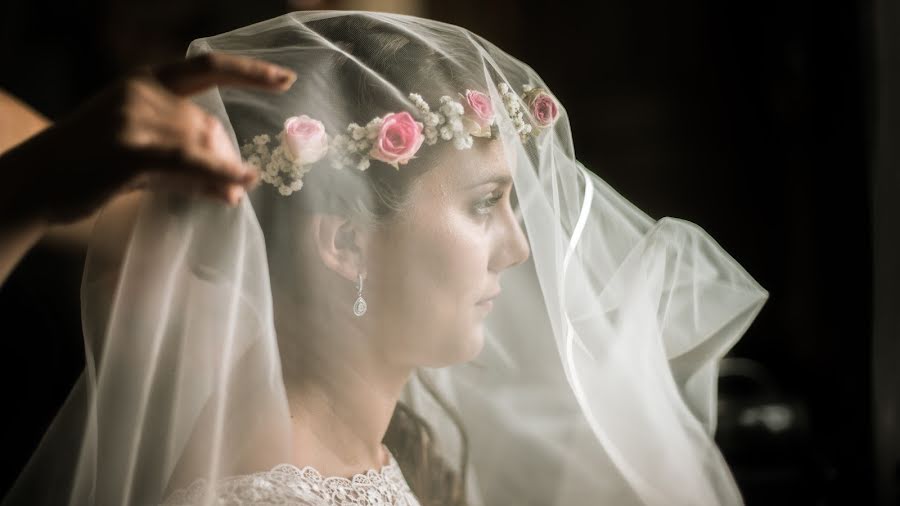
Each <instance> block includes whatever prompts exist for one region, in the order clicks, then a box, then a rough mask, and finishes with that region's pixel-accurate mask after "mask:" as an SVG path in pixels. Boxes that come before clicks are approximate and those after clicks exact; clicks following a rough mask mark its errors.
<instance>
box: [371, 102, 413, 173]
mask: <svg viewBox="0 0 900 506" xmlns="http://www.w3.org/2000/svg"><path fill="white" fill-rule="evenodd" d="M422 129H423V125H422V123H419V122H418V121H416V120H414V119H413V117H412V116H411V115H410V114H409V113H408V112H399V113H391V114H388V115H387V116H385V117H384V118H383V119H382V120H381V129H380V130H379V131H378V138H377V139H375V144H374V145H373V146H372V150H371V151H369V156H371V157H372V158H374V159H376V160H381V161H382V162H384V163H387V164H390V165H393V166H394V168H395V169H399V168H400V167H399V166H400V165H403V164H405V163H406V162H408V161H409V160H410V159H412V157H413V156H414V155H415V154H416V151H418V150H419V148H420V147H421V146H422V142H423V141H424V140H425V136H424V135H423V134H422Z"/></svg>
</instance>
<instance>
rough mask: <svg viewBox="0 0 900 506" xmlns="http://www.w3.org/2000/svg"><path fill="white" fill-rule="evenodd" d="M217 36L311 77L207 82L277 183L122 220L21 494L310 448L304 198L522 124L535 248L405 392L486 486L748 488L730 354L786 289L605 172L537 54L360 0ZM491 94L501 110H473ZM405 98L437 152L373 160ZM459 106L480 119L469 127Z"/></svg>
mask: <svg viewBox="0 0 900 506" xmlns="http://www.w3.org/2000/svg"><path fill="white" fill-rule="evenodd" d="M209 51H219V52H228V53H234V54H243V55H250V56H254V57H257V58H262V59H265V60H269V61H272V62H275V63H279V64H281V65H285V66H288V67H290V68H293V69H295V70H296V71H297V72H298V74H299V76H300V78H299V80H298V82H297V84H296V85H295V86H294V87H293V88H292V89H291V90H289V91H288V92H287V93H286V94H284V95H282V96H272V95H267V94H265V93H262V92H255V91H247V90H230V89H229V90H215V91H213V92H210V93H207V94H205V95H203V96H202V97H200V99H199V100H198V101H199V103H201V104H202V105H203V106H204V107H205V108H206V109H207V110H209V111H210V112H211V113H213V114H215V115H216V116H217V117H218V118H219V119H220V120H221V121H222V123H223V124H224V125H225V127H226V129H228V130H229V131H230V132H231V133H232V134H233V136H234V141H235V145H236V146H241V145H244V146H245V147H244V150H243V152H244V155H245V157H247V158H248V159H250V160H251V162H253V163H256V164H257V165H259V166H260V167H261V168H262V169H263V170H264V171H267V176H266V179H267V182H266V183H264V184H262V185H261V186H260V187H259V188H257V189H256V190H254V191H253V192H252V194H251V195H250V198H249V199H244V201H243V202H242V204H241V205H240V206H239V207H238V208H236V209H228V208H223V207H221V206H219V205H217V204H212V203H209V202H206V201H203V200H201V199H188V198H184V197H179V196H176V195H170V194H163V193H158V194H153V195H150V196H148V197H147V198H146V199H145V200H144V202H143V203H142V205H141V209H140V211H139V212H138V214H137V217H136V218H135V219H134V220H133V221H132V222H130V223H129V225H128V226H127V227H117V226H116V225H117V224H118V223H119V221H118V220H112V219H106V218H104V217H101V219H100V222H99V223H98V225H97V229H96V231H95V235H96V239H95V241H94V244H93V245H92V249H91V251H90V253H89V257H88V261H87V264H86V266H85V274H84V281H83V288H82V303H83V321H84V334H85V352H86V355H87V366H86V368H85V371H84V373H83V375H82V377H81V379H80V381H79V382H78V384H77V386H76V387H75V389H74V390H73V392H72V394H71V395H70V398H69V400H68V401H67V403H66V405H65V406H64V408H63V409H62V410H61V412H60V413H59V415H58V416H57V418H56V420H55V421H54V423H53V425H52V426H51V427H50V429H49V431H48V433H47V434H46V435H45V437H44V439H43V441H42V443H41V446H40V447H39V449H38V450H37V452H36V453H35V455H34V456H33V457H32V459H31V461H30V462H29V464H28V466H27V467H26V469H25V470H24V471H23V473H22V474H21V476H20V477H19V479H18V481H17V482H16V484H15V486H14V488H13V490H12V491H11V492H10V494H9V495H8V496H7V497H6V499H5V501H4V504H154V503H159V502H161V501H162V500H163V498H164V496H165V495H166V494H168V493H169V492H170V491H171V489H172V487H173V483H184V482H185V480H187V481H188V482H190V481H191V480H194V479H202V480H204V481H202V482H198V483H204V484H206V485H204V486H208V487H210V489H211V487H212V486H213V485H214V484H215V483H216V482H217V481H218V480H221V479H222V478H224V477H226V476H230V475H233V474H235V473H237V472H244V471H246V470H247V469H246V468H247V461H248V459H249V457H248V455H249V454H252V459H250V460H252V462H253V466H256V468H257V470H265V469H267V468H270V467H271V466H274V465H276V464H278V463H282V462H286V461H288V459H290V455H289V450H288V448H290V441H291V437H292V436H291V422H290V416H291V413H290V409H289V404H288V401H287V395H286V390H285V382H284V374H283V369H284V368H285V365H286V364H287V365H290V364H293V363H295V359H296V358H297V357H296V356H294V355H292V354H294V353H302V352H303V349H304V348H303V347H302V346H301V347H299V348H298V349H294V348H293V346H292V344H291V343H295V342H298V341H297V340H302V339H303V335H304V327H302V325H291V324H290V322H288V321H287V320H288V319H289V317H290V316H291V312H290V311H288V310H286V309H284V308H286V307H300V306H299V304H301V301H305V300H306V299H305V298H304V297H309V296H310V294H316V293H318V292H319V291H320V289H323V288H324V287H319V286H309V285H308V284H305V285H302V286H301V285H299V284H297V283H295V282H292V279H294V278H293V277H294V276H295V273H296V272H297V270H298V269H300V268H302V267H303V265H302V263H303V260H301V259H299V258H298V256H297V255H296V254H295V248H296V244H295V243H294V241H295V239H296V238H295V237H294V234H293V231H295V230H296V229H297V228H298V226H299V225H298V224H297V223H296V221H297V220H298V216H302V215H304V213H306V214H309V213H311V212H318V211H316V209H317V207H316V206H320V205H322V206H330V205H340V206H345V207H347V206H349V207H350V208H353V206H357V205H358V203H359V202H363V203H364V204H365V205H364V207H365V206H368V207H373V206H374V207H376V208H377V207H378V206H384V205H387V204H386V203H385V202H384V201H383V200H384V199H383V196H382V195H381V193H378V192H377V191H374V190H372V189H371V188H373V186H372V185H376V186H377V184H382V185H388V186H389V185H390V184H391V181H393V179H391V178H394V177H395V175H396V174H401V173H403V171H404V170H410V171H421V172H427V170H428V167H429V166H430V164H434V163H437V162H436V161H435V160H437V159H444V160H446V159H448V158H447V157H450V159H459V160H463V159H464V157H468V156H474V153H475V152H476V151H477V147H478V146H479V145H482V144H480V143H499V145H502V148H503V149H502V150H501V153H502V157H503V160H504V161H505V162H506V164H508V166H509V167H510V168H511V174H512V177H513V188H514V191H515V195H514V197H515V202H514V205H515V213H516V217H517V219H518V220H519V223H520V225H521V227H522V229H523V230H524V234H525V237H526V240H527V243H528V247H529V248H530V253H531V254H530V258H529V259H528V260H527V261H526V262H524V263H522V264H520V265H518V266H515V267H512V268H510V269H509V270H507V271H505V272H504V273H503V274H502V287H503V291H502V293H501V294H500V295H499V297H497V298H496V299H495V301H494V308H493V311H492V312H491V313H490V315H489V316H488V317H487V319H486V322H485V324H484V345H483V349H482V350H481V352H480V353H479V354H478V355H477V357H475V358H474V359H473V360H471V361H468V362H466V363H461V364H456V365H452V366H447V367H435V368H429V367H424V365H426V364H423V367H421V368H420V369H419V371H418V373H417V374H416V375H414V376H413V377H412V378H411V380H410V381H409V383H408V385H407V387H406V390H405V392H404V396H403V402H404V403H405V405H407V406H409V408H411V410H412V411H413V412H415V413H416V414H417V415H418V416H419V417H421V418H422V419H423V420H424V421H425V422H427V424H428V426H429V427H430V430H431V433H432V437H433V439H434V441H435V443H436V445H437V448H439V449H440V454H441V455H442V457H443V459H444V460H445V461H446V462H447V463H448V465H449V466H451V467H452V468H454V469H455V470H456V471H457V472H458V473H461V474H464V475H465V483H466V498H467V501H468V503H469V504H486V505H495V504H498V505H499V504H535V505H574V504H616V505H626V504H650V505H698V504H704V505H713V504H740V503H741V497H740V493H739V491H738V489H737V486H736V485H735V482H734V480H733V478H732V476H731V474H730V472H729V469H728V467H727V465H726V463H725V461H724V460H723V458H722V456H721V454H720V453H719V451H718V449H717V448H716V445H715V443H714V441H713V438H712V434H713V431H714V430H715V420H716V380H717V366H718V361H719V359H720V358H721V357H722V356H723V355H724V354H725V353H726V352H727V351H728V350H729V349H730V348H731V346H733V345H734V343H735V342H736V340H737V339H739V338H740V337H741V335H742V334H743V333H744V332H745V331H746V329H747V327H748V326H749V325H750V323H751V322H752V321H753V319H754V318H755V316H756V314H757V313H758V311H759V310H760V308H761V307H762V305H763V303H764V301H765V299H766V297H767V293H766V291H765V290H763V289H762V288H761V287H760V286H759V285H758V284H757V283H756V282H755V281H754V280H753V279H752V278H751V277H750V276H749V275H748V274H747V273H746V272H745V271H744V270H743V269H742V268H741V266H740V265H739V264H738V263H736V262H735V260H734V259H733V258H731V257H730V256H729V255H728V253H726V252H725V251H724V250H723V249H722V248H721V247H720V246H719V245H718V244H717V243H716V242H715V241H714V240H713V239H712V238H710V237H709V236H708V235H707V234H706V233H705V232H704V231H703V230H702V229H700V228H699V227H697V226H696V225H693V224H691V223H688V222H685V221H682V220H678V219H672V218H663V219H660V220H655V219H652V218H650V217H648V216H647V215H645V214H644V213H643V212H641V211H640V210H639V209H637V208H635V207H634V206H633V205H632V204H631V203H629V202H628V201H627V200H625V199H624V198H623V197H622V196H620V195H619V194H618V193H616V192H615V191H614V190H613V189H612V188H610V187H609V186H608V185H607V184H606V183H604V182H603V181H602V180H601V179H600V178H599V177H598V176H597V175H595V174H594V173H592V172H591V171H589V170H587V169H585V168H584V167H583V166H582V165H581V164H580V163H579V162H578V161H577V159H576V157H575V151H574V147H573V144H572V137H571V132H570V129H569V122H568V117H567V114H566V111H565V109H564V108H563V106H562V104H559V103H558V102H557V101H556V99H555V98H554V97H553V94H552V91H551V90H550V88H549V87H548V86H547V85H546V83H544V82H543V81H542V80H541V78H540V77H539V76H538V75H537V74H536V73H535V72H534V71H533V70H532V69H531V68H529V67H528V66H527V65H525V64H523V63H522V62H520V61H518V60H516V59H514V58H512V57H511V56H509V55H508V54H506V53H505V52H503V51H502V50H500V49H498V48H497V47H496V46H494V45H493V44H491V43H490V42H488V41H486V40H484V39H482V38H481V37H479V36H477V35H475V34H472V33H471V32H469V31H467V30H465V29H462V28H459V27H455V26H451V25H447V24H443V23H438V22H435V21H430V20H425V19H418V18H413V17H407V16H399V15H388V14H375V13H360V12H306V13H293V14H289V15H285V16H281V17H279V18H275V19H272V20H269V21H266V22H263V23H259V24H255V25H252V26H249V27H245V28H241V29H239V30H235V31H233V32H229V33H226V34H223V35H218V36H214V37H209V38H205V39H200V40H197V41H195V42H194V43H193V44H192V45H191V48H190V50H189V51H188V54H189V55H197V54H201V53H205V52H209ZM423 55H425V56H423ZM426 60H427V61H426ZM469 91H476V92H477V93H476V94H475V95H468V94H467V92H469ZM411 93H415V94H418V95H420V96H421V100H422V101H423V102H424V103H427V104H429V107H430V109H429V111H425V110H424V109H423V108H422V105H421V103H420V102H418V99H417V98H416V97H410V94H411ZM443 96H447V97H449V100H448V101H445V102H441V97H443ZM473 97H474V98H473ZM479 97H481V98H486V99H489V101H488V103H489V104H492V111H493V116H492V117H491V118H490V119H489V120H486V119H485V118H483V117H481V116H479V115H478V114H472V112H473V111H474V109H477V108H478V103H477V100H478V99H479ZM473 100H474V101H475V102H474V105H473ZM450 102H453V103H456V104H458V105H455V106H454V105H449V106H447V108H446V109H444V108H443V107H442V104H446V103H450ZM512 103H515V105H510V104H512ZM571 105H572V104H570V106H571ZM473 108H474V109H473ZM454 111H456V112H454ZM400 112H408V113H409V115H411V116H412V117H413V119H414V120H415V121H416V122H417V123H419V125H418V127H419V128H421V129H422V130H421V131H422V132H423V135H424V136H425V141H424V143H423V144H422V146H421V148H420V151H419V152H418V153H417V155H416V156H417V158H416V160H413V161H410V162H409V163H407V164H402V163H401V164H398V168H397V169H395V168H394V167H391V166H390V165H388V164H387V163H385V162H384V161H381V160H379V159H378V158H370V159H369V163H370V165H371V166H370V167H367V170H365V171H361V170H359V166H358V163H359V162H360V161H361V160H362V158H365V156H362V155H365V154H367V153H370V149H374V148H372V146H371V142H372V138H371V137H369V134H368V132H374V131H375V130H367V129H366V125H367V122H369V121H370V120H371V119H373V118H374V117H376V116H377V117H380V118H382V119H383V118H385V117H386V115H387V114H389V113H400ZM476 112H477V111H476ZM482 112H483V111H482ZM437 113H440V118H437V117H435V119H434V121H432V120H431V119H430V118H431V117H430V116H429V114H437ZM457 113H459V114H458V116H459V118H458V119H459V120H460V122H461V123H460V124H461V125H462V127H460V128H455V129H454V128H451V129H450V131H449V133H446V134H445V133H444V132H443V131H442V130H441V128H440V127H441V126H447V125H453V124H456V123H454V121H453V118H454V114H457ZM300 116H306V118H307V120H309V121H308V122H307V126H309V125H312V127H310V128H313V127H317V126H321V128H322V129H324V131H325V132H327V135H328V139H329V144H328V146H329V148H328V153H327V154H324V152H319V153H317V154H315V153H314V154H311V155H309V156H310V157H312V158H309V160H312V159H313V158H315V157H316V156H319V155H321V156H319V158H318V159H315V160H313V161H311V162H309V163H304V164H299V163H297V164H293V165H291V164H290V163H289V164H288V165H289V167H287V166H281V165H278V164H279V163H280V162H279V161H278V160H280V159H279V156H283V155H284V153H286V152H287V151H285V150H287V149H288V148H289V146H288V144H287V141H286V139H287V137H285V136H284V135H285V134H284V132H282V130H283V129H284V128H286V127H285V120H286V119H288V118H298V117H300ZM398 118H399V116H398ZM312 120H315V121H316V122H318V124H316V123H315V122H312ZM482 120H484V121H483V122H481V123H479V122H480V121H482ZM398 121H399V120H398ZM435 122H436V123H437V124H436V125H432V123H435ZM351 123H357V124H358V125H359V126H360V128H362V129H363V130H364V131H365V132H364V133H360V134H359V135H356V134H354V131H353V127H351V128H350V129H349V130H348V127H347V126H348V125H350V124H351ZM381 126H383V124H381ZM431 126H434V127H435V128H436V131H432V133H431V134H429V132H428V128H429V127H431ZM374 128H375V129H376V130H377V128H380V126H379V125H375V127H374ZM313 130H315V128H313ZM280 132H281V134H279V133H280ZM435 132H436V133H435ZM279 135H280V136H279ZM342 135H343V136H345V137H343V141H336V140H335V139H337V138H338V137H340V136H342ZM429 135H436V136H437V138H436V140H435V142H434V143H433V145H432V144H430V143H429V142H430V141H431V140H432V139H431V138H429ZM258 136H268V137H258ZM448 138H449V139H448ZM460 139H461V140H460ZM280 142H282V143H283V144H279V143H280ZM341 142H343V144H341ZM354 142H357V143H364V144H365V143H366V142H368V144H365V145H362V144H361V145H360V146H358V147H359V149H356V147H355V146H356V145H355V144H353V143H354ZM347 143H350V144H349V145H350V147H349V148H348V147H347V146H348V144H347ZM467 143H470V144H474V147H471V146H467V145H466V144H467ZM483 145H487V144H483ZM363 148H364V149H363ZM279 149H280V150H281V151H280V152H279V153H281V154H278V153H276V151H277V150H279ZM429 150H432V152H433V153H438V154H435V155H428V152H429ZM307 154H309V153H307ZM314 155H315V156H314ZM292 156H293V157H294V158H293V160H294V161H296V160H299V159H300V158H302V157H301V156H300V155H299V154H298V153H297V152H296V151H295V152H293V155H292ZM342 157H343V158H342ZM291 159H292V158H291V157H288V158H286V160H291ZM342 163H343V164H344V166H343V167H342V168H335V166H341V164H342ZM351 163H352V164H356V165H353V166H350V164H351ZM284 167H287V168H284ZM307 171H308V172H307ZM299 176H303V187H302V188H298V187H299V186H300V185H299V184H297V183H295V181H297V178H298V177H299ZM378 178H381V179H378ZM372 181H376V183H373V182H372ZM377 181H380V182H377ZM317 185H318V186H317ZM328 185H335V188H339V190H337V189H336V190H335V191H334V192H333V193H329V190H330V188H327V186H328ZM279 188H280V190H281V191H279ZM348 188H349V189H350V190H348ZM348 191H350V192H357V193H356V194H352V195H348V194H347V192H348ZM360 193H364V194H365V195H360ZM285 194H287V195H285ZM317 195H320V196H321V195H324V196H326V197H322V199H324V200H327V199H329V198H331V199H333V200H335V201H336V202H337V203H334V202H331V201H327V202H324V203H322V202H317V201H316V199H317V197H316V196H317ZM328 195H331V196H330V197H327V196H328ZM373 202H374V204H373ZM435 205H438V204H437V203H435ZM327 212H332V211H327ZM404 260H405V259H398V260H397V261H404ZM298 266H299V267H298ZM369 270H370V272H377V270H378V266H370V268H369ZM347 287H348V289H349V291H350V292H351V294H353V293H355V287H354V286H353V283H352V282H347ZM364 293H365V290H364ZM298 294H299V295H298ZM419 297H422V298H428V297H429V294H428V293H422V294H419ZM291 298H296V299H297V300H294V301H293V302H292V303H286V302H285V299H291ZM352 302H353V297H351V298H350V299H349V300H348V301H347V311H346V318H348V319H353V318H378V317H379V315H378V311H379V308H380V306H379V301H378V300H377V299H375V300H371V301H369V302H370V308H369V313H367V314H365V315H363V316H362V317H356V316H354V315H353V314H352V311H351V305H352ZM294 303H295V304H298V306H293V305H291V304H294ZM451 309H453V308H451ZM459 311H460V314H462V313H463V312H464V310H463V309H459ZM288 334H289V335H288Z"/></svg>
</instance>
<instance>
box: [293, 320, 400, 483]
mask: <svg viewBox="0 0 900 506" xmlns="http://www.w3.org/2000/svg"><path fill="white" fill-rule="evenodd" d="M330 321H336V320H334V319H332V320H330ZM309 330H311V329H309V328H308V329H307V331H305V332H303V333H302V334H299V333H293V336H292V337H289V339H295V340H302V341H294V342H302V343H304V344H303V346H302V347H301V348H300V349H302V351H300V349H298V351H300V352H298V353H293V354H291V355H293V356H288V357H283V366H284V368H285V387H286V389H287V396H288V404H289V408H290V411H291V423H292V429H293V432H292V433H293V449H292V450H293V457H294V460H295V461H296V462H298V463H300V464H302V465H311V466H313V467H315V468H316V470H318V471H319V472H320V473H322V474H323V475H324V476H351V475H353V474H357V473H360V472H364V471H366V470H368V469H380V468H381V467H382V466H383V465H385V464H386V463H387V455H386V452H385V451H384V447H383V445H382V440H383V439H384V435H385V433H386V432H387V429H388V425H389V424H390V421H391V417H392V416H393V413H394V409H395V408H396V405H397V401H398V399H399V398H400V394H401V392H402V390H403V387H404V385H405V384H406V381H407V380H408V378H409V376H410V374H411V373H412V369H410V368H390V367H386V365H385V363H384V361H383V360H382V359H381V358H380V357H379V356H378V354H377V353H375V350H374V349H373V348H370V347H368V346H364V345H360V343H367V342H368V343H371V342H377V341H375V340H373V339H372V336H367V335H364V333H363V332H362V331H361V330H360V329H357V328H344V329H341V332H327V333H326V332H310V331H309ZM279 335H282V336H284V335H291V334H281V333H279ZM322 343H324V346H322V345H319V346H317V344H322ZM282 353H283V354H284V351H282ZM301 467H302V466H301Z"/></svg>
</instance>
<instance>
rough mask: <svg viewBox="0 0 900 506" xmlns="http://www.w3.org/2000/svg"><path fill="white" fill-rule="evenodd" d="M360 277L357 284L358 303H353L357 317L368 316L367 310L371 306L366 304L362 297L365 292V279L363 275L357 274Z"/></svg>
mask: <svg viewBox="0 0 900 506" xmlns="http://www.w3.org/2000/svg"><path fill="white" fill-rule="evenodd" d="M357 276H359V282H358V283H356V302H354V303H353V314H355V315H356V316H362V315H364V314H366V309H368V308H369V306H368V305H367V304H366V299H364V298H363V296H362V291H363V277H362V274H357Z"/></svg>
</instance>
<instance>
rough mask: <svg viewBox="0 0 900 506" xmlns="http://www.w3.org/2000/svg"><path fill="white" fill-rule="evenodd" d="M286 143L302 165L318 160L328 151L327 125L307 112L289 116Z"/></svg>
mask: <svg viewBox="0 0 900 506" xmlns="http://www.w3.org/2000/svg"><path fill="white" fill-rule="evenodd" d="M284 144H285V145H286V146H287V148H288V151H290V152H291V155H293V157H294V161H296V162H298V163H300V164H301V165H307V164H310V163H315V162H318V161H319V160H321V159H322V158H323V157H324V156H325V154H326V153H328V134H326V133H325V125H323V124H322V122H321V121H319V120H315V119H312V118H310V117H309V116H307V115H305V114H304V115H303V116H293V117H291V118H288V119H287V120H285V122H284Z"/></svg>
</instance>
